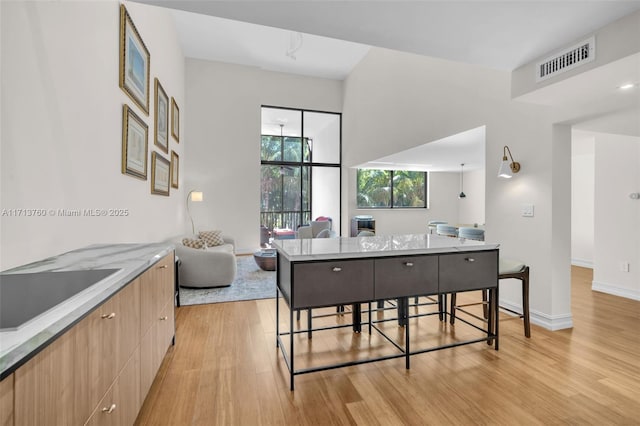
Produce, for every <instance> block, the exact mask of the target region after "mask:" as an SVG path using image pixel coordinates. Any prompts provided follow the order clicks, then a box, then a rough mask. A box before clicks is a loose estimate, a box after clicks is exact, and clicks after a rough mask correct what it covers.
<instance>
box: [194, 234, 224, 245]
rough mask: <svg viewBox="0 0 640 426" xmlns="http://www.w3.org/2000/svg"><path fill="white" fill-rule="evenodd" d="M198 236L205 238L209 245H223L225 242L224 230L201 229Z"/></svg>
mask: <svg viewBox="0 0 640 426" xmlns="http://www.w3.org/2000/svg"><path fill="white" fill-rule="evenodd" d="M198 237H199V238H202V239H203V240H204V242H205V243H206V244H207V247H215V246H221V245H223V244H224V239H222V231H200V233H199V234H198Z"/></svg>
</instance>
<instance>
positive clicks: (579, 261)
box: [571, 259, 593, 269]
mask: <svg viewBox="0 0 640 426" xmlns="http://www.w3.org/2000/svg"><path fill="white" fill-rule="evenodd" d="M571 264H572V265H573V266H581V267H583V268H589V269H593V260H584V259H571Z"/></svg>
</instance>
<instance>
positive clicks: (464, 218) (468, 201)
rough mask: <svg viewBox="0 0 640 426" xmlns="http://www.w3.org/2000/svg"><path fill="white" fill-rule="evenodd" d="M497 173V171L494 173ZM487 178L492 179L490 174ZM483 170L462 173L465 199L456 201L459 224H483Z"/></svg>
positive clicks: (484, 178) (484, 177)
mask: <svg viewBox="0 0 640 426" xmlns="http://www.w3.org/2000/svg"><path fill="white" fill-rule="evenodd" d="M496 173H497V171H496ZM489 177H493V176H492V174H490V175H489ZM485 180H486V176H485V170H484V169H481V170H472V171H469V172H464V194H465V195H466V198H463V199H459V200H458V206H459V212H458V221H457V223H460V224H466V225H471V224H476V223H477V224H478V225H482V224H484V222H485V219H484V209H485V202H484V200H485V196H484V192H485Z"/></svg>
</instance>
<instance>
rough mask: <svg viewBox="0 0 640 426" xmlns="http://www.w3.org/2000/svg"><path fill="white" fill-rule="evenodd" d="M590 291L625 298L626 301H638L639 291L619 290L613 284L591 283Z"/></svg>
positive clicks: (619, 288)
mask: <svg viewBox="0 0 640 426" xmlns="http://www.w3.org/2000/svg"><path fill="white" fill-rule="evenodd" d="M591 290H593V291H599V292H600V293H607V294H611V295H613V296H620V297H626V298H627V299H633V300H640V291H638V290H631V289H628V288H621V287H618V286H617V285H615V284H609V283H604V282H602V281H595V280H594V281H592V282H591Z"/></svg>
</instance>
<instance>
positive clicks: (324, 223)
mask: <svg viewBox="0 0 640 426" xmlns="http://www.w3.org/2000/svg"><path fill="white" fill-rule="evenodd" d="M324 230H328V231H329V235H326V234H327V232H324V233H323V235H322V236H320V238H322V237H323V236H324V237H325V238H326V237H329V236H331V232H332V231H331V222H330V221H328V220H314V221H311V224H310V225H303V226H301V227H299V228H298V231H297V232H296V238H318V235H319V234H320V233H322V231H324ZM334 234H335V233H334Z"/></svg>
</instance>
